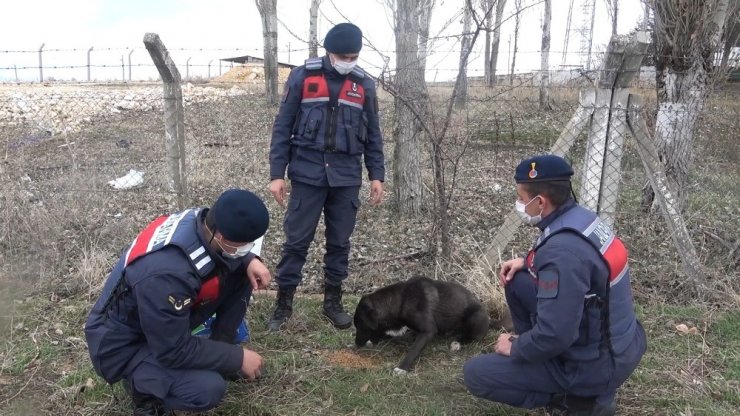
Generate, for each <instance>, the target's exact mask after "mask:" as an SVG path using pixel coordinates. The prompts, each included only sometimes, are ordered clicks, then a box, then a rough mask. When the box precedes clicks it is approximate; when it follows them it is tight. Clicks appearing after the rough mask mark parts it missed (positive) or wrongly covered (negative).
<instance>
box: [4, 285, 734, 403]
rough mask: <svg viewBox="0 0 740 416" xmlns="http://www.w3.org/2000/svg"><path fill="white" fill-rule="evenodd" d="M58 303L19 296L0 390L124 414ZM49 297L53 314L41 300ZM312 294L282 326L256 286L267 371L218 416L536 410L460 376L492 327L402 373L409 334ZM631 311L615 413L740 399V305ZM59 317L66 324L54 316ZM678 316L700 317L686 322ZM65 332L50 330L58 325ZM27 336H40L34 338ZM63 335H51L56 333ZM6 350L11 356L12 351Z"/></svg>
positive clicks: (256, 340)
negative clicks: (633, 356) (355, 327)
mask: <svg viewBox="0 0 740 416" xmlns="http://www.w3.org/2000/svg"><path fill="white" fill-rule="evenodd" d="M357 300H358V298H357V297H355V296H347V297H346V299H345V305H347V306H348V307H349V308H350V309H353V307H354V305H355V304H356V303H357ZM62 303H65V304H66V305H63V307H60V306H61V305H59V303H58V302H57V303H55V302H52V301H51V300H49V299H48V298H44V297H42V296H37V297H33V298H32V299H30V300H29V301H27V302H24V303H23V304H22V305H20V306H19V308H18V309H17V311H16V313H17V315H18V316H28V317H35V318H34V319H31V320H29V321H28V323H24V325H25V326H26V327H29V325H32V326H34V327H35V328H36V330H35V331H30V330H28V331H26V330H23V329H14V330H11V334H12V339H13V341H12V342H11V341H10V340H7V341H6V342H5V348H4V351H5V352H6V353H5V354H4V357H5V358H4V360H3V366H2V370H1V371H0V397H12V396H14V395H15V394H16V393H19V394H18V395H17V396H16V397H14V398H13V399H12V400H9V401H8V400H7V399H5V401H6V402H7V403H3V405H6V406H8V407H7V408H9V409H14V412H13V413H11V414H71V415H94V414H107V415H123V414H129V412H130V402H129V401H128V399H127V397H126V394H125V393H124V391H123V389H122V388H121V387H120V385H115V386H108V385H106V384H105V383H104V382H103V381H102V380H101V379H99V378H98V377H97V376H96V375H95V374H94V373H93V371H92V369H91V366H90V364H89V358H88V357H87V351H86V349H85V347H84V344H81V343H75V342H73V341H65V339H69V338H70V337H72V338H73V337H81V336H82V335H81V325H82V323H83V321H84V319H85V314H84V313H81V311H86V309H87V308H88V307H89V304H88V303H87V302H85V301H83V300H79V299H78V300H71V299H70V300H67V301H66V302H62ZM52 307H55V308H56V309H57V310H58V313H56V314H49V313H48V310H49V309H50V308H52ZM320 308H321V301H320V299H318V298H317V297H315V296H301V297H299V298H297V300H296V305H295V313H294V316H293V318H292V319H291V321H290V322H289V324H288V325H287V327H286V329H285V331H283V332H281V333H279V334H273V333H269V332H268V331H267V330H266V321H267V319H268V317H269V315H270V313H271V309H272V298H271V297H269V296H267V295H262V294H258V295H257V298H256V301H255V302H254V303H253V304H252V305H251V306H250V308H249V312H248V320H249V322H250V330H251V335H252V340H251V342H250V343H249V344H248V346H249V347H250V348H252V349H254V350H255V351H258V352H259V353H260V354H262V356H263V357H264V358H265V362H266V370H267V372H266V376H265V377H264V378H263V379H261V380H260V381H257V382H251V383H229V387H228V390H227V395H226V397H225V398H224V401H223V402H222V404H221V406H219V407H218V408H217V409H216V410H214V411H212V412H211V413H209V414H214V415H295V414H304V415H314V414H316V415H318V414H321V415H377V414H383V415H462V414H464V415H480V416H482V415H492V416H495V415H502V416H503V415H538V414H542V413H541V411H532V412H526V411H522V410H517V409H512V408H510V407H508V406H504V405H498V404H493V403H489V402H486V401H484V400H478V399H475V398H474V397H472V396H471V395H469V394H468V393H467V392H466V390H465V388H464V387H463V386H462V385H461V384H460V382H459V381H458V379H459V377H460V376H461V375H462V365H463V363H464V362H465V360H466V359H467V358H469V357H472V356H474V355H477V354H480V353H481V352H482V351H483V350H487V349H489V348H490V345H491V343H493V341H494V340H495V338H496V337H497V335H498V332H497V331H493V330H492V331H491V332H490V333H489V334H488V335H487V336H486V338H484V339H483V340H481V341H479V342H476V343H473V344H469V345H466V346H463V349H462V350H461V351H459V352H451V351H450V350H449V342H450V340H449V339H439V340H435V342H433V343H432V344H431V345H429V346H428V347H427V348H426V349H425V351H424V352H423V353H422V356H421V357H420V359H419V360H418V362H417V363H416V366H415V368H414V371H413V372H411V373H410V374H408V375H406V376H402V377H399V376H395V375H394V374H393V372H392V369H393V367H395V366H396V365H397V364H398V362H399V361H400V360H401V358H402V356H403V354H404V352H405V351H406V349H407V347H408V344H407V342H406V341H397V342H388V343H384V344H380V345H378V346H375V347H373V348H366V349H362V350H359V351H358V350H354V349H352V348H350V346H351V344H352V343H353V332H352V330H345V331H342V330H336V329H334V328H333V327H332V326H331V325H329V323H328V322H327V321H326V320H325V318H323V317H322V316H321V314H320V313H319V311H320ZM638 314H639V316H640V319H641V321H642V323H643V325H644V327H645V330H646V332H647V334H648V341H649V348H648V352H647V354H646V355H645V357H644V358H643V361H642V363H641V364H640V366H639V367H638V369H637V371H636V372H635V373H634V374H633V376H632V377H631V378H630V380H628V382H627V383H626V384H625V385H624V386H623V388H622V389H621V390H620V394H619V396H618V403H619V408H620V413H619V414H624V415H675V414H684V415H689V414H691V415H727V414H732V412H733V411H734V410H735V409H736V408H737V406H738V405H740V399H738V398H739V397H740V382H739V381H738V380H739V379H740V378H739V377H738V376H739V375H740V309H730V310H718V309H707V308H704V307H701V306H676V305H641V306H640V307H638ZM60 322H61V323H63V324H61V325H60ZM679 324H685V325H687V327H688V328H692V327H696V328H697V331H696V333H695V334H693V333H682V332H681V331H679V330H677V329H676V326H677V325H679ZM55 328H56V329H60V330H61V331H62V332H63V334H62V335H58V333H57V332H58V331H56V329H55ZM33 339H35V340H36V342H33ZM55 340H56V341H59V342H56V343H53V341H55ZM11 356H12V357H14V359H12V360H10V361H9V357H11Z"/></svg>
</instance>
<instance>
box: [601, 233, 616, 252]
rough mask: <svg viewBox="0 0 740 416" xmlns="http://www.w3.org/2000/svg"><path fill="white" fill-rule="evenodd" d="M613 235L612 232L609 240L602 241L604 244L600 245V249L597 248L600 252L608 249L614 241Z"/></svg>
mask: <svg viewBox="0 0 740 416" xmlns="http://www.w3.org/2000/svg"><path fill="white" fill-rule="evenodd" d="M614 237H615V236H614V234H612V235H610V236H609V240H607V241H606V243H604V245H603V246H601V249H600V250H599V251H600V252H601V254H604V253H606V251H607V250H609V248H610V247H611V246H612V243H613V242H614Z"/></svg>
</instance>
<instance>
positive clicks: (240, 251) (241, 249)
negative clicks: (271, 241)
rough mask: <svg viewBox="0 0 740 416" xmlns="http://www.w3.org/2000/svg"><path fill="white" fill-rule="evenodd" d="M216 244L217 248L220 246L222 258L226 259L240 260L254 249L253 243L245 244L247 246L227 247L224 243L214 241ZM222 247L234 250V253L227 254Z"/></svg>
mask: <svg viewBox="0 0 740 416" xmlns="http://www.w3.org/2000/svg"><path fill="white" fill-rule="evenodd" d="M216 242H217V243H218V245H219V246H221V250H223V251H222V252H221V255H222V256H224V257H225V258H227V259H239V258H242V257H244V256H246V255H247V254H249V252H250V251H251V250H252V249H253V248H254V242H251V243H247V244H244V245H242V246H230V245H228V244H226V243H223V242H221V241H219V240H216ZM224 246H225V247H228V248H229V249H234V252H233V253H228V252H227V251H226V248H225V247H224Z"/></svg>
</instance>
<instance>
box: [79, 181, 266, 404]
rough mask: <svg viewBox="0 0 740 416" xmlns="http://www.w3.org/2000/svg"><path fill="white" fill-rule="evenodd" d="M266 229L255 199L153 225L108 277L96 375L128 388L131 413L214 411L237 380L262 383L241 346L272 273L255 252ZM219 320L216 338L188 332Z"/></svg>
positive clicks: (219, 203) (93, 328)
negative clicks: (253, 300)
mask: <svg viewBox="0 0 740 416" xmlns="http://www.w3.org/2000/svg"><path fill="white" fill-rule="evenodd" d="M268 224H269V215H268V212H267V208H266V207H265V204H264V203H263V202H262V200H260V199H259V197H257V196H256V195H255V194H253V193H251V192H249V191H245V190H240V189H231V190H228V191H226V192H224V193H223V194H221V196H219V198H218V199H217V200H216V202H215V203H214V204H213V206H212V207H211V208H210V209H208V208H203V209H187V210H185V211H182V212H178V213H175V214H172V215H165V216H162V217H159V218H157V219H156V220H154V221H153V222H152V223H151V224H149V226H147V227H146V228H145V229H144V230H143V231H142V232H141V233H140V234H139V235H138V236H137V237H136V239H135V240H134V242H133V243H132V244H131V246H130V247H129V249H128V250H127V251H126V253H125V254H124V255H123V256H122V257H121V259H120V260H119V261H118V263H117V264H116V265H115V267H114V268H113V271H111V273H110V275H109V276H108V279H107V280H106V282H105V285H104V287H103V291H102V294H101V295H100V298H99V299H98V301H97V302H96V303H95V306H94V307H93V309H92V311H91V312H90V315H89V316H88V319H87V323H86V324H85V336H86V338H87V344H88V348H89V351H90V358H91V359H92V364H93V367H94V368H95V372H96V373H97V374H98V375H99V376H101V377H103V378H104V379H105V380H106V381H107V382H108V383H111V384H113V383H116V382H118V381H123V383H124V388H125V389H126V391H128V393H129V394H130V395H131V397H132V399H133V403H134V415H138V416H144V415H165V414H172V410H184V411H191V412H202V411H206V410H208V409H211V408H213V407H215V406H216V405H217V404H218V403H219V402H220V401H221V398H222V397H223V395H224V392H225V390H226V383H225V381H224V377H227V378H230V379H238V378H246V379H255V378H257V377H259V376H260V373H261V368H262V357H260V355H259V354H257V353H256V352H254V351H251V350H248V349H246V348H243V347H241V346H240V345H237V344H236V333H237V332H236V331H237V328H238V327H239V325H240V324H241V323H242V321H243V319H244V314H245V313H246V310H247V304H248V302H249V298H250V295H251V293H252V290H254V289H262V288H266V287H267V285H268V284H269V283H270V279H271V277H270V272H269V271H268V270H267V268H266V267H265V266H264V265H263V264H262V262H261V261H260V259H259V258H257V257H256V256H255V255H254V254H252V253H251V252H250V251H251V249H252V248H253V247H254V241H255V240H257V239H258V238H260V237H262V236H263V235H264V234H265V231H266V230H267V227H268ZM214 313H215V314H216V318H215V320H214V321H213V324H212V326H211V335H210V337H209V338H202V337H196V336H192V335H191V331H192V330H193V329H194V328H195V327H197V326H198V325H200V324H202V323H203V322H204V321H205V320H206V319H208V318H209V317H211V316H212V315H213V314H214Z"/></svg>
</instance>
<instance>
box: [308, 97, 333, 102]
mask: <svg viewBox="0 0 740 416" xmlns="http://www.w3.org/2000/svg"><path fill="white" fill-rule="evenodd" d="M327 101H329V97H316V98H304V99H302V100H301V103H321V102H327Z"/></svg>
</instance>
